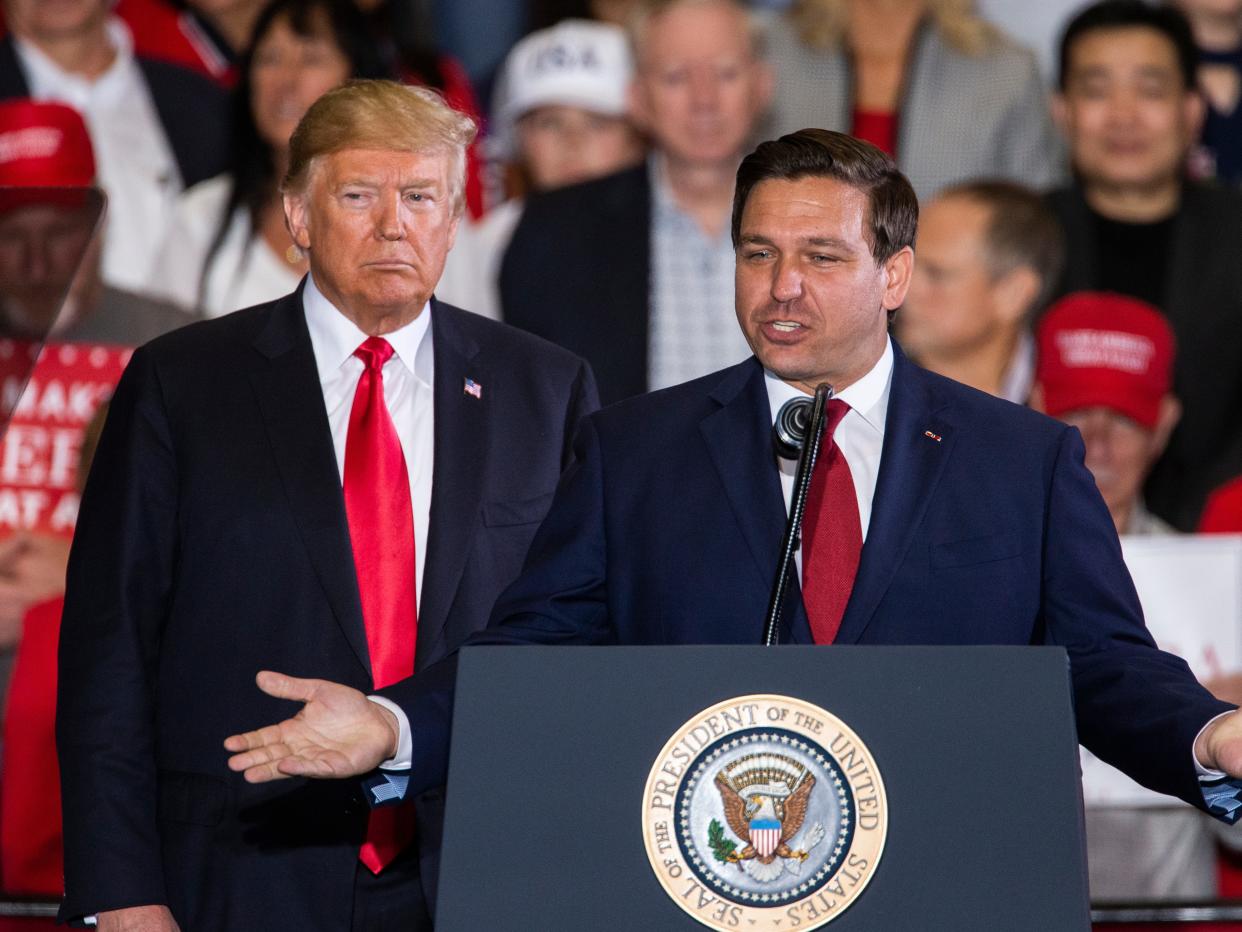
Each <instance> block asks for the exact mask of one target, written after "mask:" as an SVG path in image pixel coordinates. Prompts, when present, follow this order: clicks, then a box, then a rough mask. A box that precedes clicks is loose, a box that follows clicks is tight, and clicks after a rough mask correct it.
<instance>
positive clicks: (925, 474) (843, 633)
mask: <svg viewBox="0 0 1242 932" xmlns="http://www.w3.org/2000/svg"><path fill="white" fill-rule="evenodd" d="M943 408H944V405H943V404H942V403H941V402H940V401H939V399H937V397H936V396H935V393H934V391H933V390H932V386H931V385H930V384H929V382H928V381H927V380H926V378H925V377H924V376H923V373H922V372H921V371H920V370H919V369H917V368H916V367H915V366H914V365H913V364H912V363H911V362H909V361H908V360H907V359H906V358H905V356H904V355H903V354H902V352H901V351H900V350H899V349H897V347H896V346H895V345H894V347H893V377H892V387H891V388H890V391H889V401H888V417H887V420H886V422H885V426H884V450H883V452H882V453H881V455H880V473H879V476H878V477H877V480H876V486H875V497H874V498H873V499H872V503H871V524H870V527H869V529H868V531H867V541H866V543H865V544H864V545H863V549H862V558H861V560H860V562H859V565H858V575H857V576H856V577H855V579H854V591H853V593H852V594H851V596H850V601H849V604H848V605H846V607H845V616H844V618H842V620H841V630H840V632H839V633H838V634H837V643H839V644H852V643H856V642H857V641H858V639H859V638H860V637H861V636H862V633H863V631H864V630H866V627H867V625H868V624H869V623H870V622H871V618H872V616H873V615H874V614H875V610H876V608H877V606H878V605H879V604H880V600H881V599H882V598H883V596H884V593H885V591H886V590H887V589H888V586H889V584H890V583H891V582H892V580H893V574H894V573H896V572H897V567H898V566H900V564H901V561H902V560H903V559H904V558H905V555H906V551H907V550H909V549H910V543H911V541H912V540H913V539H914V533H915V531H916V530H917V529H918V527H919V524H920V523H921V522H922V520H923V515H924V514H925V513H926V511H927V503H928V502H929V501H930V500H931V497H932V495H933V493H934V492H935V489H936V484H937V483H938V482H939V481H940V476H941V473H942V472H943V470H944V465H945V463H946V462H948V459H949V455H950V453H951V452H952V450H953V441H954V435H953V429H952V423H951V422H950V421H948V420H947V419H946V416H945V415H946V414H947V412H946V411H944V410H942V409H943ZM927 431H930V432H931V433H933V434H935V435H936V436H938V437H939V438H940V439H939V440H936V439H934V438H932V437H928V436H927V435H926V432H927Z"/></svg>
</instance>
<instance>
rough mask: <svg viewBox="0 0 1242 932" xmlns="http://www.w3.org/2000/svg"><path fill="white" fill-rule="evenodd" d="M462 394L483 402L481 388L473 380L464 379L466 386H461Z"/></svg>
mask: <svg viewBox="0 0 1242 932" xmlns="http://www.w3.org/2000/svg"><path fill="white" fill-rule="evenodd" d="M461 390H462V392H463V393H464V394H466V395H469V396H470V397H472V398H477V399H479V401H482V400H483V386H482V385H480V384H479V383H478V382H476V381H475V380H474V379H466V384H465V385H463V386H462V389H461Z"/></svg>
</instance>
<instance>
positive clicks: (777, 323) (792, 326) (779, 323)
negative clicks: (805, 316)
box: [772, 320, 802, 333]
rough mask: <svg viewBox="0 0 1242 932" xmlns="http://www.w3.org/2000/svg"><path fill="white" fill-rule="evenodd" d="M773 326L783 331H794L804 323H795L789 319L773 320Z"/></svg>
mask: <svg viewBox="0 0 1242 932" xmlns="http://www.w3.org/2000/svg"><path fill="white" fill-rule="evenodd" d="M772 326H773V327H775V328H776V329H777V330H779V331H780V332H781V333H793V332H794V331H795V330H797V329H798V328H799V327H801V326H802V325H801V324H797V323H794V322H793V321H788V320H774V321H772Z"/></svg>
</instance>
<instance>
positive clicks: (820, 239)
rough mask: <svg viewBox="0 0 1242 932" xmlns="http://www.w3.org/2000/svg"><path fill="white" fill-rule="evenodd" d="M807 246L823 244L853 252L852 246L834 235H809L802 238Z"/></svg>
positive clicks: (830, 247)
mask: <svg viewBox="0 0 1242 932" xmlns="http://www.w3.org/2000/svg"><path fill="white" fill-rule="evenodd" d="M802 242H803V243H805V244H806V245H808V246H823V247H827V248H828V249H839V250H841V251H842V252H853V251H854V247H853V246H852V245H850V244H849V243H847V242H846V241H845V240H843V239H838V238H837V237H835V236H811V237H808V238H807V239H804V240H802Z"/></svg>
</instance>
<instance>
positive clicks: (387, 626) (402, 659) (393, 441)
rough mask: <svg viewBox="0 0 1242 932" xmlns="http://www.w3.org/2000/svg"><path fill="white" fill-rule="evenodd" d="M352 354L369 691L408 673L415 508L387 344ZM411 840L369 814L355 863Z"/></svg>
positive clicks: (351, 451) (375, 868) (353, 487)
mask: <svg viewBox="0 0 1242 932" xmlns="http://www.w3.org/2000/svg"><path fill="white" fill-rule="evenodd" d="M354 355H355V356H357V357H358V358H359V359H361V360H362V363H363V366H364V367H365V368H364V369H363V371H362V377H361V378H360V379H359V380H358V390H357V391H356V392H355V393H354V406H353V408H352V409H350V412H349V433H348V434H346V438H345V514H346V517H347V518H348V521H349V539H350V542H351V543H352V544H353V549H354V569H355V571H356V572H357V576H358V594H359V596H361V599H362V620H363V623H364V624H365V625H366V631H367V648H368V650H369V651H370V654H371V678H372V680H373V682H374V686H375V688H376V689H382V688H383V687H385V686H389V685H391V684H393V683H395V682H397V680H400V679H404V678H405V677H407V676H410V675H411V674H413V672H414V642H415V633H416V631H417V625H418V609H417V606H416V605H415V580H414V509H413V506H412V505H411V504H410V478H409V473H408V472H407V471H406V467H405V455H404V454H403V453H402V452H401V442H400V440H398V438H397V430H396V428H395V427H394V426H393V423H392V416H391V415H389V413H388V406H387V405H386V404H385V403H384V373H383V369H384V363H386V362H387V361H388V360H389V359H391V358H392V346H390V345H389V343H388V341H387V340H383V339H380V338H379V337H369V338H368V339H367V340H366V341H365V342H364V343H363V344H362V345H361V346H360V347H358V349H356V350H355V351H354ZM413 838H414V810H413V807H411V806H409V805H400V806H391V807H385V808H381V809H373V810H371V816H370V820H369V821H368V823H367V840H366V843H365V844H364V845H363V846H362V850H361V851H360V852H359V854H358V856H359V858H360V859H361V860H362V863H363V864H365V865H366V866H367V867H369V868H370V869H371V871H372V872H373V873H376V874H378V873H379V872H380V871H381V870H383V869H384V867H385V866H387V865H388V864H389V863H390V862H391V861H392V859H393V858H395V857H396V856H397V855H398V854H399V853H400V852H401V850H402V849H403V848H404V847H405V846H406V845H408V844H409V843H410V841H412V840H413Z"/></svg>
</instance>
